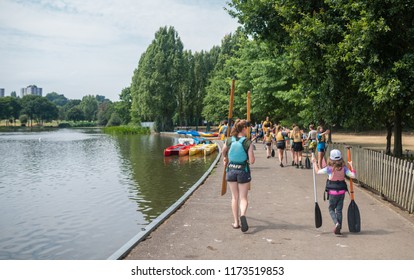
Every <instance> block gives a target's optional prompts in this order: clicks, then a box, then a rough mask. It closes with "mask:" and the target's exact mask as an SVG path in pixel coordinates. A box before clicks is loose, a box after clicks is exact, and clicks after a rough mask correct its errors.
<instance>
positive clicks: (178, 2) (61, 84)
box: [0, 0, 237, 100]
mask: <svg viewBox="0 0 414 280" xmlns="http://www.w3.org/2000/svg"><path fill="white" fill-rule="evenodd" d="M225 2H226V0H222V1H221V0H214V1H189V0H168V1H167V0H139V1H138V0H119V1H116V0H70V1H69V0H59V1H55V0H53V1H52V0H32V1H12V0H2V1H1V2H0V65H2V67H1V69H0V87H1V88H6V93H9V92H11V91H12V90H15V91H18V90H19V89H20V88H21V87H25V86H27V85H29V84H37V85H38V86H39V87H43V92H44V93H45V94H46V93H48V92H51V91H56V92H58V93H61V94H65V96H66V97H68V98H71V99H74V98H81V97H82V96H83V95H86V94H100V95H105V96H106V97H108V98H110V99H112V100H117V99H118V95H119V93H120V92H121V90H122V88H124V87H126V86H129V84H130V82H131V77H132V73H133V71H134V69H135V68H136V66H137V63H138V60H139V57H140V56H141V54H142V53H143V52H144V51H145V49H146V48H147V47H148V45H149V44H150V43H151V41H152V40H153V38H154V34H155V32H156V31H158V29H159V28H160V27H162V26H174V28H175V30H176V31H177V32H178V35H179V36H180V37H181V40H182V41H183V44H184V47H185V48H186V49H191V50H193V51H201V50H209V49H211V47H212V46H214V45H219V44H220V42H221V39H222V38H223V37H224V35H226V34H227V33H230V32H233V31H234V30H235V29H236V27H237V22H236V20H235V19H233V18H231V17H230V16H229V15H227V14H226V12H225V11H224V10H223V7H224V5H225Z"/></svg>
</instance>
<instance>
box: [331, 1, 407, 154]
mask: <svg viewBox="0 0 414 280" xmlns="http://www.w3.org/2000/svg"><path fill="white" fill-rule="evenodd" d="M342 4H343V5H341V6H340V7H338V6H339V5H338V3H332V5H333V7H334V8H340V9H341V10H342V13H343V15H344V17H345V18H346V19H347V20H348V21H349V24H348V25H347V31H346V32H347V35H346V37H345V38H344V40H343V42H341V44H340V45H339V53H340V54H341V56H342V59H343V60H344V61H345V62H346V63H347V67H348V70H349V73H350V75H351V76H352V78H353V79H354V81H355V83H356V84H357V85H358V90H359V92H361V93H364V94H367V95H368V96H369V97H371V99H372V107H373V108H374V110H375V111H377V112H379V114H378V115H380V118H379V120H381V121H382V122H383V123H384V124H385V126H386V127H387V130H388V136H387V140H388V141H387V150H390V149H389V148H388V147H389V146H390V141H391V137H390V135H391V133H392V132H391V130H392V128H393V127H394V154H395V155H396V156H401V155H402V153H403V149H402V127H403V125H404V124H407V123H410V122H412V120H413V113H414V112H413V110H414V109H413V108H414V107H413V105H414V35H413V34H414V3H413V2H412V1H408V0H394V1H387V0H375V1H362V0H359V1H352V2H351V3H346V2H344V3H342Z"/></svg>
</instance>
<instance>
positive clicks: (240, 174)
mask: <svg viewBox="0 0 414 280" xmlns="http://www.w3.org/2000/svg"><path fill="white" fill-rule="evenodd" d="M226 180H227V182H237V183H239V184H244V183H248V182H250V181H251V180H252V177H251V176H250V172H246V171H245V170H237V169H229V170H228V171H227V174H226Z"/></svg>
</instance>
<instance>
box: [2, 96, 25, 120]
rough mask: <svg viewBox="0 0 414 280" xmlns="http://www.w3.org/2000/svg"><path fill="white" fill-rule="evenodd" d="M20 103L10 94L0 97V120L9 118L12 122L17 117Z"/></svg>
mask: <svg viewBox="0 0 414 280" xmlns="http://www.w3.org/2000/svg"><path fill="white" fill-rule="evenodd" d="M20 110H21V105H20V101H19V99H17V98H15V97H11V96H6V97H2V98H0V120H6V123H7V122H8V121H9V120H11V121H12V122H13V123H14V122H15V120H16V119H18V118H19V114H20Z"/></svg>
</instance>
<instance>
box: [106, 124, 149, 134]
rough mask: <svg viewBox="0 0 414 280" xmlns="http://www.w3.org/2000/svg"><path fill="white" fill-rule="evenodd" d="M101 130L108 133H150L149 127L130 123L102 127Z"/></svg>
mask: <svg viewBox="0 0 414 280" xmlns="http://www.w3.org/2000/svg"><path fill="white" fill-rule="evenodd" d="M103 132H105V133H108V134H150V133H151V132H150V129H149V128H148V127H142V126H131V125H121V126H109V127H105V128H103Z"/></svg>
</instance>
